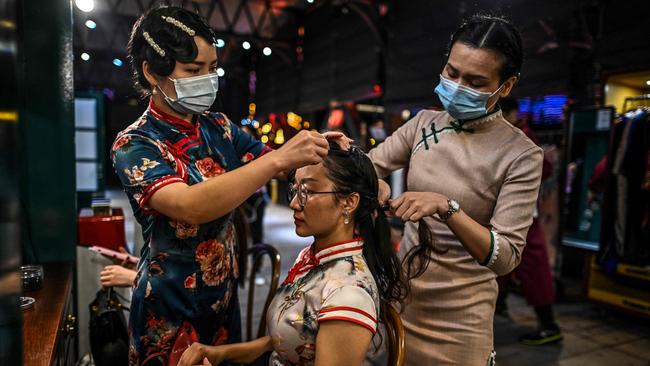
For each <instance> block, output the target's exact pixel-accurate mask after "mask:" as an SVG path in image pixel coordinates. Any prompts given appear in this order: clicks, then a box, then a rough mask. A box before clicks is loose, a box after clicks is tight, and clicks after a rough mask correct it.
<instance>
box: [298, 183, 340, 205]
mask: <svg viewBox="0 0 650 366" xmlns="http://www.w3.org/2000/svg"><path fill="white" fill-rule="evenodd" d="M335 193H341V194H343V193H344V192H340V191H327V192H316V191H312V190H310V189H308V188H307V186H305V185H304V184H293V183H289V189H288V190H287V200H288V201H289V203H291V201H293V198H294V197H296V198H297V199H298V205H299V206H300V208H305V205H306V204H307V200H308V199H309V196H311V195H314V194H335Z"/></svg>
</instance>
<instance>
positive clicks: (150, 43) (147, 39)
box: [142, 32, 165, 57]
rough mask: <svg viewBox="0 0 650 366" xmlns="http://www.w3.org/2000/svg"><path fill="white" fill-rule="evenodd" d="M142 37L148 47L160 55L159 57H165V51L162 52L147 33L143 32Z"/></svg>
mask: <svg viewBox="0 0 650 366" xmlns="http://www.w3.org/2000/svg"><path fill="white" fill-rule="evenodd" d="M142 36H143V37H144V39H145V40H146V41H147V43H149V46H151V48H153V49H154V51H156V53H157V54H159V55H160V57H165V50H163V49H162V48H161V47H160V46H158V43H156V41H154V40H153V38H151V36H150V35H149V32H143V33H142Z"/></svg>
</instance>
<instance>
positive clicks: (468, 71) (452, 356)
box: [370, 15, 543, 366]
mask: <svg viewBox="0 0 650 366" xmlns="http://www.w3.org/2000/svg"><path fill="white" fill-rule="evenodd" d="M521 43H522V42H521V37H520V35H519V32H518V31H517V29H516V28H515V27H514V26H512V25H511V24H510V23H509V22H508V21H506V20H504V19H503V18H499V17H491V16H480V15H479V16H474V17H472V18H471V19H469V20H468V21H466V22H465V23H463V24H462V25H461V26H460V27H459V28H458V30H457V31H456V32H455V33H454V34H453V36H452V38H451V42H450V46H449V53H448V55H447V56H448V57H447V62H446V64H445V66H444V68H443V70H442V71H441V75H440V82H439V84H438V85H437V87H436V88H435V93H436V94H437V95H438V96H439V97H440V100H441V101H442V103H443V106H444V108H445V111H442V112H434V111H427V110H425V111H422V112H420V113H418V114H417V116H416V117H415V118H413V119H412V120H410V121H408V122H406V124H404V126H402V127H401V128H399V129H398V130H397V131H395V133H394V134H393V135H392V136H391V137H389V138H388V139H387V140H386V141H385V142H384V143H383V144H381V145H379V146H378V147H377V148H376V149H374V150H372V151H370V158H371V159H372V160H373V163H374V165H375V168H376V170H377V172H378V176H380V177H385V176H387V175H388V174H390V173H391V172H392V171H394V170H396V169H400V168H405V167H408V168H409V170H408V192H406V193H404V194H402V195H401V196H400V197H397V198H396V199H393V200H392V201H390V205H391V208H392V210H393V211H394V213H395V215H397V216H399V217H400V218H402V219H403V220H404V221H407V224H406V229H405V235H404V239H403V241H402V245H401V252H402V253H401V254H402V255H403V256H404V257H405V261H404V266H405V270H406V271H407V274H408V277H409V278H413V280H412V281H411V288H412V292H411V293H412V296H411V299H410V302H409V301H407V305H406V308H405V309H404V313H403V315H402V320H403V322H404V326H405V328H406V348H407V351H406V364H407V365H471V366H473V365H476V366H483V365H492V364H494V362H495V357H496V356H495V353H494V351H493V334H492V322H493V317H494V306H495V302H496V298H497V284H496V281H495V278H496V276H497V275H503V274H506V273H509V272H510V271H512V270H513V269H514V268H515V267H516V266H517V265H518V264H519V261H520V259H521V253H522V251H523V250H524V245H525V243H526V241H525V239H526V233H527V231H528V228H529V226H530V225H531V222H532V219H533V211H534V208H535V202H536V199H537V193H538V190H539V184H540V177H541V172H542V155H543V154H542V150H541V149H540V148H539V147H537V146H536V145H535V144H534V143H533V142H532V141H530V140H529V139H528V138H527V137H526V136H525V135H524V134H523V133H522V132H521V131H520V130H519V129H517V128H516V127H514V126H512V125H511V124H510V123H508V122H507V121H506V120H505V119H504V118H503V116H502V114H501V111H500V109H499V103H498V102H499V98H502V97H505V96H507V95H508V94H510V92H511V90H512V88H513V87H514V85H515V83H516V82H517V80H518V78H519V72H520V69H521V66H522V59H523V56H522V44H521ZM387 197H388V194H387V189H384V194H383V196H382V197H380V198H381V199H382V200H384V199H386V198H387ZM421 219H422V221H420V222H418V221H419V220H421ZM423 235H431V237H432V238H433V239H434V240H433V243H434V244H433V246H429V245H420V244H421V243H424V242H426V241H422V240H421V238H422V236H423ZM422 253H426V254H428V255H429V258H430V260H429V261H428V262H422V261H419V260H417V258H419V257H420V255H421V254H422ZM414 259H415V260H414Z"/></svg>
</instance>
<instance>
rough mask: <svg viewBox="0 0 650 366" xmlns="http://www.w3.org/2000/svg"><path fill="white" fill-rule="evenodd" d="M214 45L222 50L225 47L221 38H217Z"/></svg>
mask: <svg viewBox="0 0 650 366" xmlns="http://www.w3.org/2000/svg"><path fill="white" fill-rule="evenodd" d="M215 43H216V45H217V48H222V47H223V46H225V45H226V42H224V40H223V39H221V38H217V41H216V42H215Z"/></svg>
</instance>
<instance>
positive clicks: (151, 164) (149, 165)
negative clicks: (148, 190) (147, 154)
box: [140, 158, 160, 172]
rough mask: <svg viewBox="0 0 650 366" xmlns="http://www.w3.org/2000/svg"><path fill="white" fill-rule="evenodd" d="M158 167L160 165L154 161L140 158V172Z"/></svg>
mask: <svg viewBox="0 0 650 366" xmlns="http://www.w3.org/2000/svg"><path fill="white" fill-rule="evenodd" d="M158 165H160V163H159V162H157V161H155V160H149V159H147V158H142V166H141V167H140V170H142V171H143V172H144V171H145V170H147V169H153V168H155V167H157V166H158Z"/></svg>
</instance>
